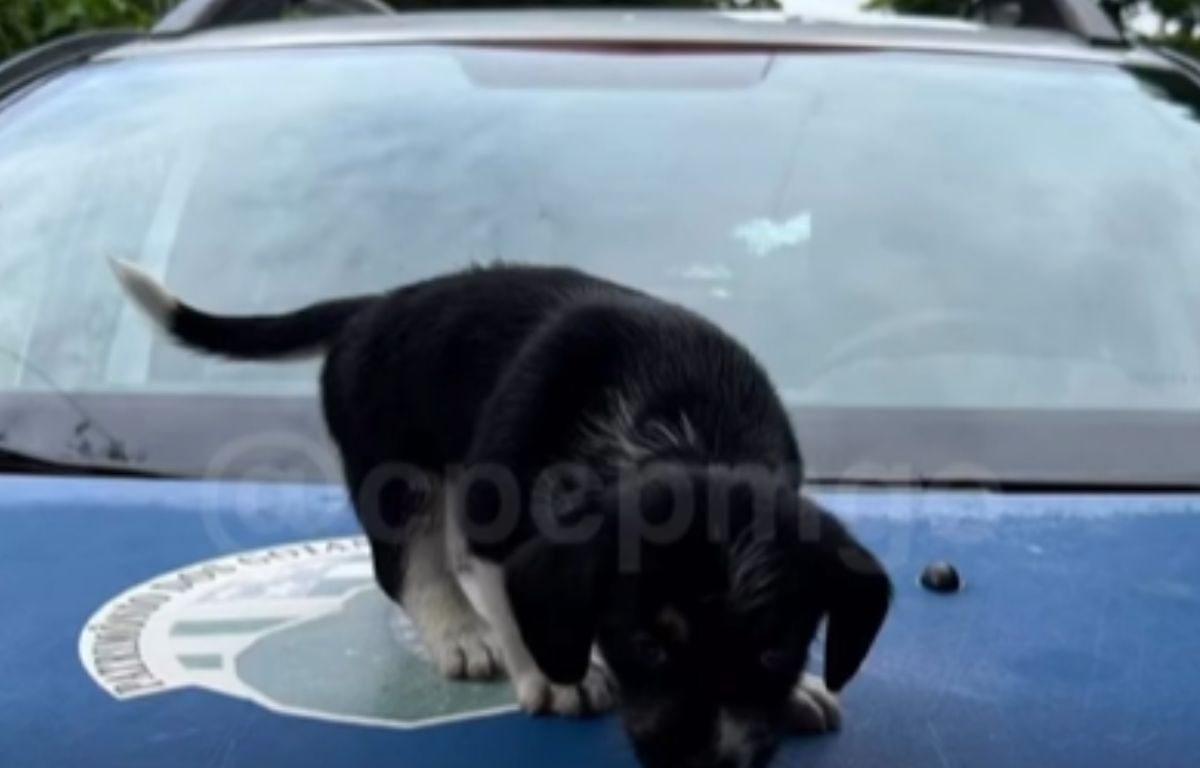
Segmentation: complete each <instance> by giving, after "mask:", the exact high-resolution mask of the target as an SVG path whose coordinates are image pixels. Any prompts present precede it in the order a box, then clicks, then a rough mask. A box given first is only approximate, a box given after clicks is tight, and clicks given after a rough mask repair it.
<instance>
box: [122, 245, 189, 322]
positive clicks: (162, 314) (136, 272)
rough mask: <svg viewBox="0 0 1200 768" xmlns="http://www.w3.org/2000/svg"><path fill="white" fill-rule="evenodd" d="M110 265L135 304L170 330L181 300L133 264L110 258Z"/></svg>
mask: <svg viewBox="0 0 1200 768" xmlns="http://www.w3.org/2000/svg"><path fill="white" fill-rule="evenodd" d="M108 263H109V265H110V266H111V267H112V270H113V274H114V275H116V276H117V280H119V281H120V282H121V287H123V288H124V289H125V292H126V293H128V294H129V297H130V298H131V299H133V302H134V303H135V304H137V305H138V306H139V307H140V308H141V309H142V311H144V312H145V313H146V314H147V315H149V316H150V319H151V320H153V321H154V322H155V323H157V324H158V325H160V326H162V327H163V328H166V329H170V327H171V322H172V320H173V319H174V316H175V311H176V309H178V307H179V299H176V298H175V297H174V296H172V295H171V294H170V293H169V292H168V291H167V289H166V288H165V287H164V286H163V284H162V283H160V282H159V281H158V280H156V279H154V277H152V276H151V275H150V273H148V272H146V270H144V269H142V268H141V267H139V266H137V265H136V264H134V263H133V262H131V261H125V260H124V259H117V258H110V259H109V260H108Z"/></svg>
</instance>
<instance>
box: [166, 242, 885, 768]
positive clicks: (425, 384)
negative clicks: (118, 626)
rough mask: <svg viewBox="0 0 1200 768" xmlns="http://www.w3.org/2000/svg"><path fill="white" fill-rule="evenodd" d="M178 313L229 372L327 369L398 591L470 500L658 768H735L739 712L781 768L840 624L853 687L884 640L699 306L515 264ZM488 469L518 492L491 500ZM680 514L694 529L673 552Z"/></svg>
mask: <svg viewBox="0 0 1200 768" xmlns="http://www.w3.org/2000/svg"><path fill="white" fill-rule="evenodd" d="M179 312H180V313H179V314H178V315H177V317H176V319H175V322H174V323H173V325H172V330H173V331H174V332H175V333H176V334H177V335H178V336H179V337H180V338H181V339H182V340H184V341H185V342H188V343H190V344H192V345H194V346H198V347H200V348H203V349H206V350H209V351H211V352H216V353H219V354H226V355H231V356H243V357H269V356H278V355H284V354H288V353H289V352H290V351H293V350H297V351H298V350H301V349H304V348H310V347H313V346H320V347H322V348H323V349H325V350H327V357H326V363H325V367H324V370H323V374H322V385H323V386H322V398H323V406H324V412H325V416H326V420H327V423H328V426H329V429H330V432H331V434H332V435H333V437H334V439H335V441H336V442H337V444H338V447H339V449H340V451H341V456H342V461H343V464H344V470H345V475H346V480H347V484H348V488H349V490H350V493H351V495H352V497H353V499H354V505H355V508H356V511H357V513H358V515H359V519H360V521H361V522H362V525H363V528H364V530H365V531H366V533H367V535H368V537H369V538H370V540H371V545H372V551H373V555H374V563H375V569H376V577H377V580H378V581H379V584H380V586H381V587H382V588H383V589H384V590H385V591H386V592H387V593H388V594H389V595H390V596H392V597H393V598H396V597H397V596H398V595H399V594H400V590H401V586H402V584H401V581H402V579H403V574H404V563H405V544H406V542H407V541H408V538H407V536H408V531H410V530H411V528H412V526H413V524H414V521H419V520H420V519H422V518H423V517H424V516H426V515H428V514H429V511H430V506H431V505H430V504H429V503H428V502H429V501H430V500H431V499H433V498H435V496H436V495H437V494H438V492H439V490H442V489H444V488H445V487H446V486H448V485H453V486H454V487H455V488H456V490H457V492H459V493H461V498H460V501H461V504H459V505H457V507H456V509H455V512H457V513H458V514H459V515H460V524H461V527H462V529H463V530H464V532H465V534H466V537H467V540H468V544H469V546H470V549H471V550H472V552H473V553H474V554H475V555H476V556H478V557H482V558H484V559H487V560H491V561H495V562H501V563H505V564H506V568H505V571H506V580H507V585H508V589H509V594H510V599H511V602H512V608H513V612H514V615H515V617H516V619H517V623H518V624H519V626H520V629H521V633H522V635H523V637H524V639H525V642H526V645H527V646H528V648H529V650H530V652H531V653H532V655H533V656H534V658H535V660H536V661H537V662H538V665H539V667H541V669H542V671H543V673H545V674H546V675H547V676H548V677H550V678H551V679H554V680H556V681H558V682H561V683H572V682H576V681H578V680H579V679H580V678H581V677H582V676H583V674H584V672H585V671H586V669H587V666H588V653H589V650H590V648H591V645H592V642H593V640H598V642H599V645H600V648H601V650H602V651H603V653H604V655H605V657H606V659H607V660H608V662H609V663H610V665H611V667H612V669H613V672H614V673H615V675H616V677H617V679H618V681H619V683H620V685H621V688H622V692H623V697H624V702H625V711H626V719H627V723H628V725H629V730H630V733H631V735H632V737H633V739H634V742H635V745H636V747H637V749H638V751H639V754H640V755H641V757H642V759H643V761H644V762H646V763H647V764H649V765H654V766H659V765H661V766H671V768H675V767H676V766H679V765H695V766H708V765H713V766H716V765H721V764H723V763H722V760H725V759H726V757H727V756H722V755H720V754H717V753H716V752H715V751H714V750H715V746H714V745H715V741H716V740H717V738H718V734H717V729H718V720H719V719H720V718H721V717H722V716H723V713H724V714H729V713H733V714H735V715H736V716H737V717H738V718H740V719H741V720H742V721H745V722H747V723H753V724H754V726H753V727H752V728H750V729H749V730H748V736H747V739H749V742H750V746H749V747H748V748H749V749H751V750H752V754H753V760H754V761H758V762H754V764H756V765H757V764H760V763H761V762H762V761H764V760H765V759H767V756H769V754H770V753H771V751H772V750H773V748H774V745H775V743H776V741H777V740H778V737H779V735H780V733H781V732H782V728H783V725H782V723H783V720H784V717H785V710H786V705H787V701H788V698H789V695H790V692H791V690H792V688H793V686H794V685H795V684H796V682H797V679H798V677H799V675H800V671H801V669H802V668H803V665H804V663H805V659H806V652H807V648H808V644H809V642H810V641H811V640H812V638H813V637H814V635H815V633H816V630H817V626H818V624H819V622H820V621H821V620H822V619H823V618H826V617H827V618H828V620H829V628H828V646H827V648H826V653H825V658H826V677H827V680H828V683H829V685H830V687H831V688H833V689H837V688H840V687H841V686H842V685H844V684H845V683H846V682H847V681H848V680H849V679H850V678H851V677H852V676H853V675H854V673H855V672H856V671H857V669H858V667H859V665H860V663H861V662H862V660H863V658H864V656H865V655H866V653H867V649H868V648H869V647H870V645H871V643H872V641H873V640H874V637H875V635H876V633H877V631H878V629H879V627H880V624H881V623H882V621H883V618H884V615H885V613H886V611H887V605H888V600H889V596H890V586H889V583H888V579H887V577H886V576H885V575H884V573H883V571H882V569H881V568H880V566H879V564H878V562H877V561H876V560H875V559H874V558H873V557H872V556H871V555H870V554H869V553H868V552H867V551H866V550H865V549H864V548H862V546H861V545H859V544H858V543H857V542H855V541H854V539H853V538H852V537H851V536H850V534H849V533H847V532H846V530H845V529H844V528H843V527H842V526H841V525H840V524H839V523H838V522H837V521H836V520H834V519H833V517H832V516H831V515H829V514H828V513H827V512H825V511H824V510H821V509H820V508H819V507H817V506H816V505H815V504H813V503H811V502H809V501H807V500H804V499H803V498H801V497H800V496H799V495H798V494H797V490H798V487H799V485H800V481H801V477H802V466H801V458H800V452H799V450H798V447H797V444H796V440H795V438H794V436H793V434H792V430H791V427H790V424H789V421H788V418H787V414H786V412H785V409H784V408H783V406H782V404H781V403H780V401H779V399H778V397H777V396H776V394H775V392H774V390H773V388H772V387H771V384H770V382H769V380H768V378H767V376H766V374H765V373H764V372H763V371H762V369H761V368H760V367H759V365H758V364H757V362H756V361H755V360H754V359H753V358H752V357H751V355H750V354H749V353H748V352H747V351H746V350H745V349H744V348H743V347H741V346H740V345H739V344H737V343H736V342H735V341H733V340H732V339H731V338H729V337H728V336H727V335H726V334H725V333H723V332H722V331H721V330H720V329H718V328H717V327H715V326H714V325H713V324H711V323H709V322H708V321H706V320H704V319H702V318H700V317H698V316H697V315H695V314H693V313H691V312H689V311H687V310H685V309H683V308H680V307H678V306H674V305H671V304H667V303H665V302H662V301H659V300H657V299H655V298H652V297H650V296H647V295H645V294H642V293H639V292H637V291H634V290H631V289H629V288H625V287H622V286H618V285H615V284H613V283H610V282H606V281H603V280H600V279H597V278H594V277H591V276H588V275H585V274H583V273H580V272H577V271H573V270H569V269H554V268H540V267H516V266H499V267H492V268H483V269H472V270H468V271H465V272H461V273H457V274H453V275H449V276H445V277H441V278H437V279H433V280H429V281H426V282H422V283H418V284H415V285H411V286H406V287H403V288H400V289H397V290H395V291H392V292H390V293H387V294H382V295H380V296H378V297H367V298H358V299H349V300H343V301H339V302H331V303H327V304H321V305H316V306H314V307H310V308H308V309H305V310H302V311H300V312H297V313H294V314H292V315H284V316H278V317H266V318H220V317H215V316H211V315H206V314H204V313H201V312H198V311H197V310H194V309H191V308H186V307H185V308H183V309H181V310H179ZM563 466H566V467H569V468H570V469H568V470H565V472H563V473H559V475H552V474H550V475H548V474H547V469H548V468H552V467H563ZM489 467H500V468H503V469H504V471H505V472H506V473H507V476H510V477H511V478H512V487H511V488H506V489H499V488H498V487H497V486H496V485H495V484H494V483H490V482H479V479H480V473H481V471H482V470H486V469H487V468H489ZM483 475H484V476H486V472H483ZM548 477H558V480H557V481H555V482H549V481H548V480H547V478H548ZM509 492H512V493H513V494H515V498H517V499H518V500H519V504H518V505H517V507H516V509H515V513H514V509H513V508H512V505H511V504H509V505H506V504H505V503H504V499H505V494H506V493H509ZM681 499H682V500H683V501H684V502H686V505H687V506H688V507H689V510H688V511H687V520H686V521H685V522H686V524H685V525H683V526H682V527H681V528H680V529H679V530H678V531H677V532H675V533H674V535H672V536H663V535H660V534H661V528H660V526H661V525H663V524H664V522H670V521H672V519H673V516H675V515H677V514H678V513H679V512H680V503H681ZM547 523H550V524H552V526H561V525H563V524H568V523H569V524H570V525H571V526H584V527H586V528H588V529H589V531H590V535H588V536H585V537H582V538H578V537H576V538H570V539H569V540H567V539H565V538H563V537H561V536H551V535H548V534H547V532H546V530H547ZM572 530H575V529H574V528H572ZM631 553H635V555H636V557H635V555H634V554H631ZM631 558H634V560H633V561H631ZM648 724H649V725H648Z"/></svg>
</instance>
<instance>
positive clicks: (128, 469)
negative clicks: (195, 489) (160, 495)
mask: <svg viewBox="0 0 1200 768" xmlns="http://www.w3.org/2000/svg"><path fill="white" fill-rule="evenodd" d="M0 475H71V476H79V477H136V478H142V479H146V480H165V479H171V478H173V477H175V476H174V475H171V474H168V473H165V472H155V471H152V470H148V469H141V468H139V467H132V466H129V465H128V464H119V463H117V462H96V461H89V462H78V461H63V460H59V459H49V458H46V457H44V456H38V455H36V454H32V453H25V452H23V451H14V450H12V449H11V448H3V447H0Z"/></svg>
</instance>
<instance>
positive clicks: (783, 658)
mask: <svg viewBox="0 0 1200 768" xmlns="http://www.w3.org/2000/svg"><path fill="white" fill-rule="evenodd" d="M758 661H759V663H760V664H762V665H763V667H764V668H765V669H768V670H770V671H772V672H785V671H787V668H788V666H789V665H790V664H791V662H792V655H791V654H790V653H788V652H787V651H779V650H772V651H763V652H762V655H761V656H759V657H758Z"/></svg>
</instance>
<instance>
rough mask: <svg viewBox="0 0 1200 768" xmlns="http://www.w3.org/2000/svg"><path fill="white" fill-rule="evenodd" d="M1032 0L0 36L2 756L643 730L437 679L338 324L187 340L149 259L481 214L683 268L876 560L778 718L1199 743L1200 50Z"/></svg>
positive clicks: (263, 19)
mask: <svg viewBox="0 0 1200 768" xmlns="http://www.w3.org/2000/svg"><path fill="white" fill-rule="evenodd" d="M1025 5H1029V6H1030V7H1031V8H1033V9H1034V11H1036V12H1031V13H1030V14H1028V15H1026V16H1024V17H1019V18H1018V19H1017V21H1018V23H1017V25H1016V26H1004V27H1002V26H998V25H996V24H994V23H993V24H989V23H988V21H987V17H988V16H989V15H990V14H989V12H988V11H987V4H984V5H980V6H977V8H976V11H975V12H974V16H973V17H972V18H964V19H957V20H932V19H924V18H915V17H905V16H897V15H878V14H866V13H864V14H857V13H856V14H848V13H836V14H828V15H827V16H825V17H822V16H821V14H818V13H812V14H808V15H805V14H804V13H799V15H797V14H796V13H795V12H793V11H784V12H753V13H752V12H747V11H739V10H724V11H722V10H716V11H703V12H702V11H643V10H638V11H631V10H606V11H562V10H558V11H554V10H525V11H504V10H489V11H475V12H466V11H457V12H439V13H419V14H418V13H411V14H397V13H392V12H390V11H389V10H387V8H386V7H384V6H382V5H381V4H378V3H374V2H368V1H367V0H355V2H348V1H347V0H338V2H324V3H320V4H316V3H310V4H308V5H306V6H304V8H307V9H308V10H312V11H313V13H314V14H315V15H316V16H317V17H316V18H306V19H297V18H287V19H283V20H280V19H277V18H274V17H275V16H278V15H279V12H280V10H281V8H287V7H289V4H287V3H274V4H272V3H254V2H244V1H240V0H184V2H182V3H180V4H179V5H178V6H177V7H176V8H175V10H173V11H172V12H170V13H168V14H167V15H166V16H165V17H164V18H163V19H162V20H161V21H160V23H159V24H158V26H157V27H156V28H155V29H154V30H152V31H150V32H148V33H135V32H105V33H93V34H87V35H82V36H77V37H73V38H68V39H64V40H59V41H56V42H53V43H50V44H48V45H47V46H44V47H43V48H41V49H37V50H34V51H31V52H29V53H27V54H24V55H22V56H19V57H15V58H13V59H11V60H9V61H7V62H4V63H3V64H0V470H3V471H2V473H0V605H3V606H4V608H5V614H6V615H5V620H4V629H3V631H2V632H0V669H3V670H4V671H5V672H6V675H5V684H4V686H3V693H2V694H0V755H4V756H5V757H4V764H5V765H6V766H15V767H20V768H24V766H35V765H36V766H42V765H52V766H84V765H86V766H100V767H107V766H114V767H115V766H121V767H122V768H125V767H126V766H149V765H161V764H167V763H170V764H175V765H181V766H187V767H190V766H208V765H222V766H259V765H280V766H326V765H331V764H345V763H357V764H383V763H385V762H387V763H392V764H396V763H398V764H401V765H411V766H438V767H439V768H462V767H465V766H476V765H489V766H496V767H497V768H500V767H503V766H521V767H522V768H523V767H524V766H539V765H547V766H550V765H553V766H560V765H570V766H572V767H573V768H591V767H592V766H597V767H598V766H634V765H635V761H634V758H633V755H632V753H631V752H630V750H629V748H628V747H627V746H626V744H625V742H624V740H623V737H622V736H621V733H620V729H619V726H618V725H617V724H616V723H615V722H613V721H612V720H611V719H598V720H592V721H582V722H580V721H576V722H568V721H565V720H552V719H534V718H528V717H525V716H523V715H520V714H518V713H516V712H515V711H514V707H513V701H512V699H511V695H510V694H509V693H508V690H507V688H506V687H505V686H504V685H503V684H499V685H492V684H486V683H457V684H449V683H445V682H443V681H441V680H440V679H438V677H437V676H436V674H434V673H433V672H432V671H431V667H430V665H429V663H428V662H427V661H426V660H425V659H423V658H422V657H421V652H420V650H419V646H418V644H417V643H416V642H415V639H414V637H413V632H412V627H411V625H410V624H409V623H408V622H407V620H406V619H405V617H404V616H403V614H401V613H399V612H398V611H394V610H392V609H391V608H390V607H389V604H388V603H387V602H386V600H384V598H382V597H381V596H380V595H379V594H378V593H377V591H376V590H375V589H374V588H373V586H372V582H371V574H370V564H369V560H368V558H367V555H366V550H365V549H364V542H363V541H362V539H361V538H359V537H358V536H357V529H356V527H355V524H354V520H353V515H352V514H351V513H350V511H349V507H348V505H347V503H346V499H345V496H344V492H343V491H342V490H341V488H340V486H339V485H338V483H339V482H340V467H339V465H338V462H337V459H336V456H335V454H334V453H333V449H332V446H331V444H330V443H329V441H328V438H327V436H326V434H325V429H324V425H323V424H322V422H321V417H320V415H319V410H318V408H317V403H316V397H315V394H316V383H317V382H316V369H315V365H314V364H313V363H311V362H291V363H287V362H282V363H274V364H269V365H267V364H246V363H234V362H226V361H214V360H211V359H208V358H204V357H201V356H198V355H196V354H193V353H189V352H187V351H185V350H183V349H181V348H179V347H177V346H175V345H173V344H171V343H170V341H169V340H166V339H164V338H161V337H159V336H157V335H155V334H154V332H153V331H152V329H151V326H150V324H149V323H146V322H144V320H143V319H142V318H139V317H138V316H137V314H136V310H135V309H134V308H133V307H132V306H131V305H130V304H129V303H128V302H126V301H125V300H124V299H123V297H122V295H121V292H120V289H119V288H118V286H117V284H116V282H115V280H113V278H112V276H111V274H110V273H109V266H108V263H107V262H108V259H110V258H122V259H129V260H132V261H135V262H137V263H138V264H139V265H140V266H141V268H142V269H144V270H146V271H148V272H150V273H151V274H154V275H156V276H158V277H162V278H164V279H165V280H166V282H167V283H168V284H169V285H170V286H171V287H172V288H173V289H177V290H178V291H179V292H180V293H181V294H183V295H185V296H187V298H188V299H189V301H193V302H195V303H196V304H197V305H200V306H202V307H204V308H206V309H211V310H213V311H220V312H234V313H237V312H264V313H265V312H273V311H277V310H282V309H290V308H293V307H296V306H299V305H301V304H304V303H307V302H312V301H317V300H320V299H325V298H329V297H332V296H337V295H342V294H348V293H360V292H371V291H376V290H379V289H381V288H384V287H390V286H393V285H398V284H402V283H406V282H410V281H414V280H417V279H421V278H423V277H427V276H430V275H434V274H440V273H443V272H447V271H450V270H454V269H459V268H463V267H465V266H468V265H470V264H473V263H490V262H493V261H496V260H501V261H519V262H533V263H551V264H569V265H572V266H575V267H578V268H581V269H585V270H587V271H590V272H594V273H596V274H598V275H602V276H604V277H608V278H611V279H615V280H619V281H621V282H624V283H627V284H630V285H633V286H636V287H638V288H640V289H643V290H646V291H649V292H651V293H654V294H656V295H659V296H662V297H664V298H666V299H669V300H671V301H675V302H678V303H681V304H683V305H686V306H688V307H691V308H693V309H694V310H696V311H698V312H700V313H702V314H704V315H705V316H707V317H710V318H711V319H713V320H714V321H715V322H717V323H719V324H720V325H721V326H722V327H724V328H726V329H727V330H728V331H729V332H730V333H731V334H733V335H734V336H735V337H737V338H738V339H739V340H741V341H742V342H744V343H745V344H746V345H747V346H748V347H749V348H750V349H751V350H752V351H753V352H754V353H755V354H756V355H757V356H758V357H759V358H760V359H761V360H762V362H763V363H764V365H765V367H766V369H767V371H768V373H769V375H770V376H771V379H772V381H773V382H774V383H775V386H776V387H777V388H778V389H779V391H780V393H781V394H782V396H783V398H784V400H785V402H786V403H787V405H788V407H789V409H790V415H791V417H792V418H793V419H794V423H795V427H796V431H797V434H798V436H799V439H800V443H801V448H802V451H803V453H804V455H805V458H806V468H807V479H806V492H808V493H811V494H813V495H815V496H816V497H818V498H819V499H820V500H821V501H822V502H824V503H826V504H828V506H829V507H830V508H832V509H833V510H835V511H836V512H837V513H838V514H839V516H841V517H842V518H843V519H844V520H846V521H847V524H848V525H849V526H850V527H851V528H852V529H853V531H854V532H855V535H857V536H859V537H860V538H861V539H862V540H863V541H864V542H865V543H866V544H868V546H870V547H871V549H873V551H875V552H876V553H878V554H879V555H880V557H881V559H882V560H883V562H884V564H885V566H886V567H887V569H888V571H889V573H890V574H891V576H892V579H893V582H894V583H895V585H896V593H895V599H894V604H893V608H892V611H891V614H890V616H889V618H888V621H887V623H886V624H885V626H884V629H883V631H882V633H881V635H880V638H879V640H878V642H877V644H876V646H875V648H874V649H873V650H872V652H871V654H870V656H869V657H868V659H867V661H866V664H865V666H864V668H863V671H862V672H861V674H860V675H859V677H858V678H856V679H855V681H854V682H853V683H852V684H851V685H850V686H849V687H848V688H847V690H846V692H845V695H844V698H843V709H844V716H845V720H844V724H843V726H842V729H841V732H840V733H838V734H835V735H829V736H822V737H814V738H806V739H796V740H794V742H792V743H789V744H788V746H787V748H786V749H785V750H784V751H783V753H782V754H781V755H780V757H779V758H778V761H777V763H776V764H778V765H781V766H790V765H795V766H849V765H888V766H963V765H969V766H973V767H974V768H1008V767H1009V766H1013V767H1017V766H1019V767H1021V768H1025V767H1026V766H1039V768H1058V767H1062V768H1075V767H1076V766H1081V765H1089V766H1093V768H1125V767H1126V766H1130V765H1145V766H1155V767H1156V768H1171V767H1173V766H1180V767H1181V768H1182V767H1183V766H1189V765H1192V764H1193V762H1194V760H1195V754H1196V753H1197V752H1198V751H1200V732H1198V731H1197V729H1196V727H1195V726H1196V715H1195V713H1196V712H1197V711H1198V710H1200V661H1197V656H1196V654H1195V653H1194V644H1195V640H1194V638H1195V637H1196V636H1197V635H1200V555H1198V554H1197V546H1196V542H1197V541H1200V464H1197V462H1196V460H1195V446H1196V445H1198V444H1200V343H1198V342H1200V337H1198V334H1200V316H1198V315H1200V311H1198V307H1200V65H1198V64H1197V63H1196V62H1194V61H1192V60H1189V59H1187V58H1186V57H1184V56H1182V55H1180V54H1177V53H1173V52H1171V51H1168V50H1165V49H1160V48H1158V47H1156V46H1154V45H1152V44H1150V43H1147V42H1143V41H1139V40H1136V39H1130V38H1129V37H1127V36H1126V35H1125V34H1124V33H1123V32H1122V31H1121V30H1120V29H1119V28H1118V27H1117V26H1116V25H1114V23H1113V21H1112V20H1111V18H1110V17H1109V16H1108V15H1107V14H1106V13H1105V12H1104V11H1103V10H1102V9H1101V8H1100V6H1099V5H1097V4H1094V3H1092V2H1090V0H1057V2H1054V3H1051V4H1036V3H1027V4H1025ZM292 10H295V9H292ZM1012 12H1013V9H1011V8H1009V9H1006V10H1005V13H1004V14H1002V15H1004V16H1005V17H1006V18H1011V16H1012ZM289 15H290V13H289ZM1022 18H1023V19H1024V21H1021V19H1022ZM453 375H454V372H453V371H447V372H446V376H447V377H452V376H453ZM814 651H815V654H814V655H815V656H816V658H815V659H814V665H815V667H814V671H819V668H820V653H819V649H814Z"/></svg>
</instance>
